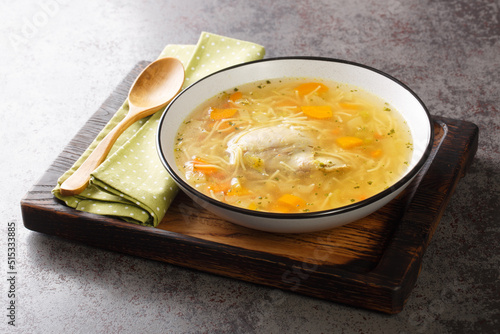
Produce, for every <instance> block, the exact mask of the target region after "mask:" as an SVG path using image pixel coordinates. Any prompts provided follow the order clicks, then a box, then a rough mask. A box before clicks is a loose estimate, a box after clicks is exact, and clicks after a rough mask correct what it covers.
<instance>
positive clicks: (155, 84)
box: [60, 57, 184, 196]
mask: <svg viewBox="0 0 500 334" xmlns="http://www.w3.org/2000/svg"><path fill="white" fill-rule="evenodd" d="M183 83H184V67H183V66H182V63H181V62H180V61H179V60H178V59H176V58H171V57H167V58H160V59H158V60H156V61H154V62H152V63H151V64H149V65H148V66H147V67H146V68H145V69H144V70H143V71H142V72H141V74H139V76H138V77H137V79H136V80H135V82H134V83H133V85H132V88H130V91H129V94H128V105H129V111H128V113H127V115H126V116H125V118H123V119H122V120H121V121H120V123H118V124H117V125H116V126H115V127H114V128H113V129H112V130H111V131H110V132H109V133H108V134H107V135H106V136H105V137H104V138H103V139H102V141H101V142H100V143H99V144H98V145H97V146H96V148H95V149H94V150H93V151H92V153H91V154H90V155H89V156H88V158H87V159H86V160H85V161H84V162H83V163H82V165H81V166H80V167H79V168H78V169H77V170H76V171H75V172H74V173H73V174H72V175H71V176H70V177H69V178H67V179H66V180H65V181H64V182H63V183H62V184H61V187H60V192H61V195H63V196H72V195H77V194H80V193H81V192H82V191H83V190H84V189H85V188H87V186H88V184H89V180H90V174H91V173H92V172H93V171H94V170H95V169H96V168H97V167H98V166H99V165H100V164H101V163H102V162H103V161H104V159H105V158H106V156H107V155H108V153H109V151H110V150H111V147H112V146H113V144H114V143H115V142H116V140H117V139H118V137H119V136H120V135H121V134H122V133H123V131H125V129H127V128H128V127H129V126H130V125H132V124H133V123H135V122H136V121H138V120H139V119H141V118H144V117H147V116H150V115H152V114H154V113H155V112H157V111H158V110H160V109H161V108H163V107H165V106H166V105H167V104H168V103H169V102H170V101H171V100H172V99H173V98H174V97H175V96H176V95H177V93H179V91H180V90H181V87H182V84H183Z"/></svg>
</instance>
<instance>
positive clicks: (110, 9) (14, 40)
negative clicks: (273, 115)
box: [0, 0, 500, 333]
mask: <svg viewBox="0 0 500 334" xmlns="http://www.w3.org/2000/svg"><path fill="white" fill-rule="evenodd" d="M499 6H500V5H499V3H498V1H496V0H477V1H467V0H450V1H432V0H427V1H425V0H423V1H411V2H410V1H402V0H388V1H375V0H369V1H361V0H352V1H349V2H341V1H327V0H324V1H312V0H303V1H300V2H293V1H286V0H276V1H264V0H252V1H238V0H232V1H225V0H224V1H215V0H185V1H177V0H169V1H161V2H160V1H158V2H156V1H152V0H150V1H117V0H112V1H95V0H91V1H78V2H70V1H62V0H61V1H56V0H39V1H34V0H29V1H28V0H27V1H17V2H11V1H2V2H0V96H1V109H0V110H1V111H0V138H1V142H0V143H1V146H0V150H1V151H0V153H1V156H2V159H0V170H1V173H2V176H3V177H2V179H1V189H2V191H1V194H0V213H1V215H0V217H1V218H0V222H1V225H0V226H1V229H0V281H1V282H2V284H1V291H0V310H2V311H1V312H0V319H1V320H0V332H2V333H472V332H473V333H495V332H496V333H498V332H499V330H498V328H499V327H500V322H499V318H500V311H499V309H500V298H499V296H500V293H499V278H500V277H499V259H500V256H499V250H500V247H499V243H498V240H499V224H498V223H499V217H500V211H499V209H498V202H499V181H498V179H499V176H500V175H499V170H500V167H499V165H500V153H499V143H500V134H499V127H500V114H499V106H500V8H499ZM201 31H208V32H213V33H216V34H221V35H226V36H229V37H234V38H240V39H244V40H249V41H252V42H256V43H259V44H262V45H264V46H265V47H266V49H267V55H266V57H274V56H287V55H312V56H326V57H336V58H342V59H348V60H352V61H356V62H361V63H365V64H367V65H370V66H373V67H376V68H378V69H380V70H383V71H385V72H387V73H389V74H391V75H393V76H395V77H397V78H399V79H400V80H402V81H403V82H405V83H406V84H408V85H409V86H410V87H411V88H412V89H413V90H414V91H415V92H416V93H417V94H419V96H420V97H421V98H422V99H423V101H424V102H425V103H426V105H427V106H428V108H429V110H430V111H431V113H432V114H434V115H440V116H447V117H452V118H457V119H463V120H467V121H471V122H474V123H476V124H477V125H478V126H479V128H480V139H479V150H478V153H477V156H476V159H475V161H474V163H473V164H472V166H471V169H470V171H469V173H468V175H467V176H466V177H465V178H464V179H462V180H461V181H460V183H459V185H458V187H457V189H456V192H455V194H454V195H453V197H452V198H451V201H450V203H449V205H448V207H447V210H446V212H445V213H444V216H443V218H442V220H441V223H440V225H439V226H438V228H437V231H436V233H435V235H434V238H433V240H432V241H431V244H430V245H429V248H428V250H427V252H426V255H425V258H424V262H423V268H422V271H421V274H420V277H419V280H418V282H417V285H416V287H415V289H414V290H413V293H412V295H411V297H410V299H409V301H408V303H407V305H406V308H405V310H404V311H403V312H401V313H400V314H398V315H395V316H387V315H383V314H378V313H374V312H370V311H366V310H361V309H356V308H351V307H347V306H344V305H339V304H335V303H331V302H327V301H322V300H317V299H312V298H308V297H303V296H299V295H296V294H293V293H281V294H279V303H278V302H276V301H277V300H278V299H277V298H276V295H275V294H276V291H273V290H272V289H268V288H265V287H260V286H256V285H252V284H247V283H244V282H240V281H237V280H232V279H227V278H222V277H217V276H214V275H209V274H205V273H201V272H196V271H192V270H188V269H184V268H181V267H175V266H171V265H167V264H163V263H158V262H154V261H149V260H144V259H141V258H134V257H130V256H125V255H122V254H117V253H112V252H108V251H103V250H100V249H94V248H91V247H87V246H85V245H81V244H75V243H72V242H69V241H66V240H62V239H59V238H55V237H51V236H46V235H42V234H38V233H35V232H31V231H29V230H26V229H25V228H24V227H23V225H22V218H21V214H20V208H19V201H20V199H21V198H22V197H23V196H24V194H25V193H26V192H27V191H28V190H29V189H30V187H31V186H32V185H33V184H34V183H35V182H36V180H37V179H38V178H39V177H40V176H41V175H42V174H43V172H44V171H45V170H46V169H47V168H48V166H49V165H50V163H51V162H52V161H53V160H54V159H55V158H56V156H57V155H58V154H59V152H60V151H61V150H62V149H63V147H64V146H65V145H66V144H67V142H68V141H69V140H70V139H71V138H72V137H73V136H74V135H75V134H76V132H77V131H78V129H80V128H81V127H82V126H83V124H84V123H85V121H86V120H87V119H88V118H89V117H90V116H91V115H92V114H93V113H94V112H95V111H96V110H97V108H98V107H99V106H100V104H101V103H102V102H103V101H104V99H105V98H106V97H107V96H108V95H109V94H110V93H111V92H112V90H113V88H114V87H115V86H116V85H117V84H118V83H119V82H120V81H121V79H122V78H123V77H124V76H125V75H126V74H127V73H128V71H129V70H130V69H131V68H132V67H133V66H134V64H136V63H137V62H138V61H140V60H153V59H155V58H156V57H157V55H158V54H159V53H160V51H161V50H162V48H163V47H164V46H165V45H166V44H194V43H196V41H197V39H198V37H199V35H200V33H201ZM9 222H10V223H12V222H13V223H15V224H16V227H17V250H16V251H17V261H18V276H17V282H16V284H17V285H16V293H17V304H16V305H17V313H16V327H15V328H13V327H12V326H8V325H7V321H8V318H7V317H6V315H7V310H6V308H7V306H8V304H7V303H8V298H7V292H8V291H7V290H8V287H7V285H8V284H6V280H7V278H8V277H7V276H8V275H7V271H8V270H7V255H6V253H7V231H8V230H7V224H8V223H9Z"/></svg>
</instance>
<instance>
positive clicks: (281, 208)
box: [269, 203, 292, 213]
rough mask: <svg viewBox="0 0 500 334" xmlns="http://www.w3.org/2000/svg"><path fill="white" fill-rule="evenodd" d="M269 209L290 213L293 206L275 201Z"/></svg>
mask: <svg viewBox="0 0 500 334" xmlns="http://www.w3.org/2000/svg"><path fill="white" fill-rule="evenodd" d="M269 211H271V212H278V213H289V212H290V211H292V208H291V207H290V206H289V205H284V204H280V203H274V204H273V205H271V206H270V207H269Z"/></svg>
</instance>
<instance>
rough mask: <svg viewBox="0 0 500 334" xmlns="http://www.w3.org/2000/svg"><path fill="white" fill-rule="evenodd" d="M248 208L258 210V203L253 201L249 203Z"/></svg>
mask: <svg viewBox="0 0 500 334" xmlns="http://www.w3.org/2000/svg"><path fill="white" fill-rule="evenodd" d="M248 210H257V204H255V202H252V203H250V204H249V205H248Z"/></svg>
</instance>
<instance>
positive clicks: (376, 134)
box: [373, 132, 384, 139]
mask: <svg viewBox="0 0 500 334" xmlns="http://www.w3.org/2000/svg"><path fill="white" fill-rule="evenodd" d="M373 137H375V139H382V138H384V135H383V134H381V133H379V132H375V133H374V134H373Z"/></svg>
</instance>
